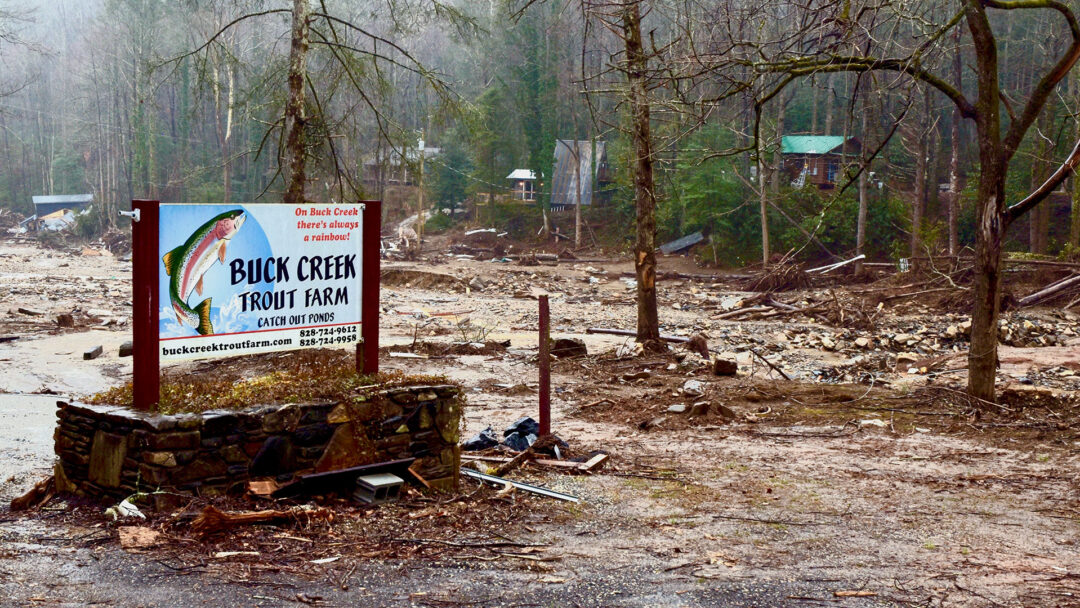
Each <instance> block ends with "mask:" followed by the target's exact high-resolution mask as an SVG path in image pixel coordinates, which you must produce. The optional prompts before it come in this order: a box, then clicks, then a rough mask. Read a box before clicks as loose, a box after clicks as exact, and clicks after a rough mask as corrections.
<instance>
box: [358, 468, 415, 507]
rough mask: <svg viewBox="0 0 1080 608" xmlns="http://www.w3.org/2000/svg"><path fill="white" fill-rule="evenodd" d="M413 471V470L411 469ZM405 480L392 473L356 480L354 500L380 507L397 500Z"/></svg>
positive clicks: (364, 476) (363, 476)
mask: <svg viewBox="0 0 1080 608" xmlns="http://www.w3.org/2000/svg"><path fill="white" fill-rule="evenodd" d="M410 470H411V469H410ZM403 483H405V480H404V479H402V478H400V477H398V476H397V475H394V474H392V473H375V474H373V475H361V476H360V477H358V478H356V491H355V492H353V499H354V500H356V501H358V502H362V503H365V504H369V505H379V504H383V503H387V502H393V501H395V500H397V497H398V495H399V494H400V493H401V485H402V484H403Z"/></svg>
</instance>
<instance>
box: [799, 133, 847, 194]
mask: <svg viewBox="0 0 1080 608" xmlns="http://www.w3.org/2000/svg"><path fill="white" fill-rule="evenodd" d="M861 153H862V144H861V142H859V140H858V138H856V137H849V138H847V140H845V139H844V137H843V136H841V135H785V136H783V137H782V138H781V139H780V154H781V156H782V157H783V161H784V166H783V171H784V173H785V174H787V175H788V177H789V178H790V179H791V185H792V186H794V187H796V188H802V187H804V186H808V185H812V186H816V187H817V188H819V189H821V190H829V189H831V188H835V187H836V183H837V181H838V180H840V179H841V178H842V170H843V168H844V166H845V165H848V164H850V163H853V162H857V161H858V159H859V155H860V154H861Z"/></svg>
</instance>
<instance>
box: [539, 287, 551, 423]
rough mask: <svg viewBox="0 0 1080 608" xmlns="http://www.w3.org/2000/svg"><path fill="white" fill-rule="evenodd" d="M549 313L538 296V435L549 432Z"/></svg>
mask: <svg viewBox="0 0 1080 608" xmlns="http://www.w3.org/2000/svg"><path fill="white" fill-rule="evenodd" d="M550 337H551V313H550V309H549V308H548V297H547V296H546V295H543V296H540V436H541V437H544V436H546V435H550V434H551V339H550Z"/></svg>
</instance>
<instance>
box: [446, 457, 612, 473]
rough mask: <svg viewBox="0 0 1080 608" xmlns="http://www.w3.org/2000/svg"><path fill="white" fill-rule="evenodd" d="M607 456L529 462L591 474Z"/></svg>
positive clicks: (491, 459) (503, 459) (502, 459)
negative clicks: (580, 459)
mask: <svg viewBox="0 0 1080 608" xmlns="http://www.w3.org/2000/svg"><path fill="white" fill-rule="evenodd" d="M608 458H609V456H608V455H607V454H605V453H603V452H601V453H598V454H596V455H595V456H593V457H591V458H589V459H588V460H586V461H585V462H578V461H577V460H550V459H547V458H534V459H533V460H531V461H530V462H531V463H532V464H535V465H539V466H542V467H552V468H555V469H563V470H565V471H568V472H571V473H591V472H592V471H594V470H596V469H598V468H602V467H603V465H604V463H605V462H607V460H608ZM461 459H462V460H464V461H466V462H469V461H482V462H500V463H501V462H510V461H511V460H512V459H511V458H509V457H506V456H473V455H468V454H466V455H464V456H462V457H461Z"/></svg>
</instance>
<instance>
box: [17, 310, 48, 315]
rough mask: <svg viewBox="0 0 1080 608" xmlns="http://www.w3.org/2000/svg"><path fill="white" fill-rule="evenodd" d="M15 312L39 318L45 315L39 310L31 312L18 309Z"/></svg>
mask: <svg viewBox="0 0 1080 608" xmlns="http://www.w3.org/2000/svg"><path fill="white" fill-rule="evenodd" d="M17 310H18V311H19V312H20V313H22V314H24V315H30V316H31V317H40V316H41V315H43V314H45V313H43V312H41V311H40V310H32V309H30V308H19V309H17Z"/></svg>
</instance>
